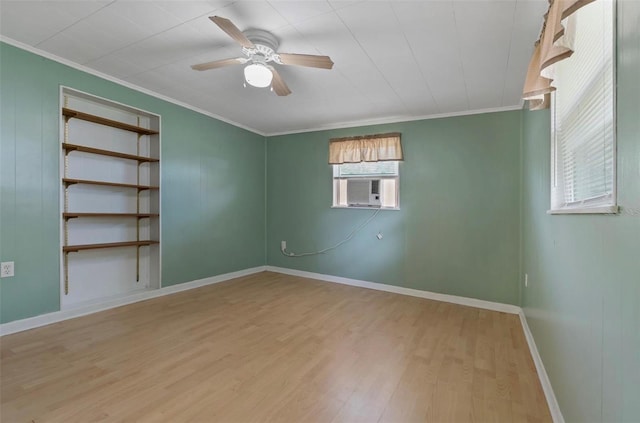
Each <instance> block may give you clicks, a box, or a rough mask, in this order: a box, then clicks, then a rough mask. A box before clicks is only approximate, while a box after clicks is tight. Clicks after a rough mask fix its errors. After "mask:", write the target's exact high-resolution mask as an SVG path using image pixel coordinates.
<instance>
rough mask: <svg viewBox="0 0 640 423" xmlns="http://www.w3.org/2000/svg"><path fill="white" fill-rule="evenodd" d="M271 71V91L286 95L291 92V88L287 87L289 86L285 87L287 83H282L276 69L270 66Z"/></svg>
mask: <svg viewBox="0 0 640 423" xmlns="http://www.w3.org/2000/svg"><path fill="white" fill-rule="evenodd" d="M271 72H272V73H273V79H272V80H271V86H272V87H273V91H275V92H276V94H278V95H279V96H287V95H289V94H291V90H290V89H289V87H287V84H285V83H284V80H283V79H282V77H281V76H280V74H279V73H278V71H277V70H275V69H274V68H271Z"/></svg>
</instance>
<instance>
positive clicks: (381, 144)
mask: <svg viewBox="0 0 640 423" xmlns="http://www.w3.org/2000/svg"><path fill="white" fill-rule="evenodd" d="M389 160H403V156H402V144H401V142H400V133H399V132H393V133H389V134H377V135H365V136H360V137H347V138H333V139H331V140H330V141H329V164H343V163H360V162H383V161H389Z"/></svg>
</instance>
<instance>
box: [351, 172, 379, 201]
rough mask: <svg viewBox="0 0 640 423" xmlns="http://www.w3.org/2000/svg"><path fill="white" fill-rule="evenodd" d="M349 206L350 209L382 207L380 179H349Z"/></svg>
mask: <svg viewBox="0 0 640 423" xmlns="http://www.w3.org/2000/svg"><path fill="white" fill-rule="evenodd" d="M347 204H348V205H349V206H350V207H380V179H355V178H354V179H348V180H347Z"/></svg>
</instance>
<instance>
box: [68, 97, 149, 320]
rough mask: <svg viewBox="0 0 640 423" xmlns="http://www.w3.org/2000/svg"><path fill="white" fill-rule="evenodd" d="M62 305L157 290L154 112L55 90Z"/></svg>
mask: <svg viewBox="0 0 640 423" xmlns="http://www.w3.org/2000/svg"><path fill="white" fill-rule="evenodd" d="M61 97H62V106H61V113H60V116H61V138H62V142H61V150H60V151H61V204H62V207H61V208H62V210H61V264H62V274H61V279H62V287H61V288H62V296H61V297H62V305H63V308H66V307H74V306H78V305H82V304H84V303H87V302H95V301H99V300H100V299H106V298H110V297H114V296H122V295H127V293H131V292H135V291H139V290H144V289H157V288H159V287H160V117H159V116H157V115H155V114H152V113H149V112H145V111H141V110H138V109H134V108H132V107H129V106H126V105H122V104H119V103H114V102H111V101H109V100H105V99H102V98H98V97H94V96H91V95H88V94H85V93H80V92H78V91H75V90H72V89H69V88H62V91H61Z"/></svg>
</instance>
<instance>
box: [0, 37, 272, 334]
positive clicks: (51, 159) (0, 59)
mask: <svg viewBox="0 0 640 423" xmlns="http://www.w3.org/2000/svg"><path fill="white" fill-rule="evenodd" d="M60 85H65V86H69V87H71V88H75V89H78V90H80V91H85V92H88V93H90V94H94V95H97V96H101V97H105V98H108V99H110V100H115V101H119V102H122V103H125V104H129V105H131V106H134V107H138V108H141V109H144V110H147V111H150V112H153V113H157V114H160V115H162V204H161V216H162V284H163V285H164V286H167V285H173V284H178V283H182V282H186V281H191V280H195V279H200V278H204V277H208V276H213V275H217V274H222V273H227V272H232V271H235V270H241V269H246V268H250V267H254V266H260V265H263V264H264V227H265V213H264V207H265V205H264V204H265V190H264V172H265V163H264V143H265V141H264V137H262V136H260V135H256V134H254V133H251V132H249V131H246V130H243V129H239V128H237V127H234V126H232V125H228V124H226V123H223V122H221V121H218V120H216V119H212V118H209V117H206V116H204V115H202V114H199V113H196V112H193V111H190V110H187V109H184V108H182V107H179V106H176V105H174V104H171V103H168V102H165V101H162V100H159V99H157V98H154V97H151V96H148V95H145V94H142V93H140V92H137V91H134V90H131V89H128V88H125V87H123V86H120V85H117V84H114V83H111V82H108V81H105V80H103V79H100V78H98V77H95V76H92V75H89V74H87V73H84V72H80V71H78V70H75V69H72V68H69V67H67V66H64V65H62V64H59V63H57V62H53V61H51V60H48V59H45V58H42V57H40V56H37V55H34V54H31V53H28V52H26V51H23V50H20V49H17V48H15V47H12V46H10V45H7V44H4V43H0V97H1V103H0V111H1V115H2V118H1V119H2V120H1V124H2V128H1V133H0V257H1V258H2V260H3V261H15V266H16V276H15V277H13V278H6V279H2V280H0V321H1V322H9V321H12V320H16V319H22V318H26V317H30V316H35V315H39V314H43V313H48V312H52V311H56V310H59V307H60V305H59V302H60V299H59V292H60V291H59V289H60V288H59V287H60V285H59V274H60V272H59V267H60V266H59V250H60V242H59V220H60V208H59V200H58V190H59V184H60V182H59V173H58V157H59V149H60V146H59V143H60V140H59V139H58V134H59V132H58V125H59V113H60V112H59V86H60Z"/></svg>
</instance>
